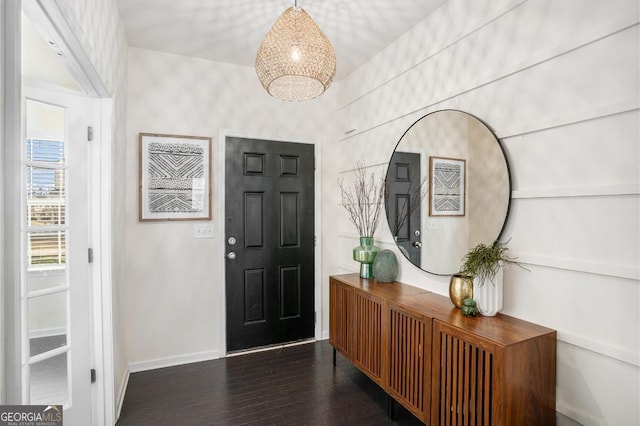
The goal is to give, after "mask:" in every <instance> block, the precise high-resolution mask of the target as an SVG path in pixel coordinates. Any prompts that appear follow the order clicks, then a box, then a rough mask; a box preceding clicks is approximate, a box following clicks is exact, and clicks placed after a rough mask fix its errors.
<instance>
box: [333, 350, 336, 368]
mask: <svg viewBox="0 0 640 426" xmlns="http://www.w3.org/2000/svg"><path fill="white" fill-rule="evenodd" d="M333 366H334V367H335V366H336V348H333Z"/></svg>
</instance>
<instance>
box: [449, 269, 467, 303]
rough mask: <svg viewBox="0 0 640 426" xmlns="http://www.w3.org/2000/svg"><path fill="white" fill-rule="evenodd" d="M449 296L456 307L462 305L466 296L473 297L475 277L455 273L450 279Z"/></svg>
mask: <svg viewBox="0 0 640 426" xmlns="http://www.w3.org/2000/svg"><path fill="white" fill-rule="evenodd" d="M449 298H450V299H451V302H453V304H454V305H456V308H460V307H461V306H462V301H463V300H464V299H466V298H470V299H473V277H470V276H468V275H463V274H453V275H452V276H451V281H449Z"/></svg>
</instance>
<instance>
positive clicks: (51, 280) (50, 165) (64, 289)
mask: <svg viewBox="0 0 640 426" xmlns="http://www.w3.org/2000/svg"><path fill="white" fill-rule="evenodd" d="M25 97H26V99H25V101H24V102H25V115H24V116H25V130H24V132H25V134H24V145H23V146H24V154H23V167H22V173H23V179H22V181H23V182H24V186H23V188H24V190H23V206H24V216H23V218H24V221H23V225H24V226H23V259H24V268H23V280H22V282H23V286H22V295H23V298H22V300H23V304H22V310H23V312H24V315H25V318H26V324H25V327H23V336H22V338H23V342H24V345H23V347H24V348H25V350H24V352H23V389H24V392H23V403H24V404H44V405H50V404H62V405H64V420H65V424H66V423H69V424H91V381H90V368H91V350H90V330H89V326H90V324H91V317H90V315H91V313H90V310H89V306H91V303H90V286H91V283H90V279H89V266H88V261H87V251H88V242H89V237H88V236H89V213H90V212H89V203H88V186H87V182H88V178H87V143H88V142H87V126H88V125H90V124H91V122H92V120H93V110H92V108H93V105H94V104H93V103H92V102H90V101H88V100H87V99H86V98H83V97H80V96H73V95H70V94H67V93H65V94H62V93H59V92H56V91H52V90H43V89H32V88H26V89H25Z"/></svg>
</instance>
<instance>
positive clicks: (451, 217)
mask: <svg viewBox="0 0 640 426" xmlns="http://www.w3.org/2000/svg"><path fill="white" fill-rule="evenodd" d="M510 195H511V183H510V179H509V168H508V164H507V160H506V157H505V155H504V152H503V151H502V147H501V146H500V143H499V142H498V139H497V138H496V137H495V135H494V134H493V132H492V131H491V130H490V129H489V128H488V127H487V126H486V125H485V124H484V123H482V121H480V120H479V119H477V118H476V117H474V116H472V115H470V114H467V113H465V112H462V111H454V110H444V111H437V112H434V113H431V114H428V115H426V116H424V117H422V118H421V119H419V120H418V121H416V122H415V123H414V124H413V125H411V127H409V129H408V130H407V131H406V132H405V134H404V135H403V136H402V138H400V141H399V142H398V145H397V146H396V149H395V151H394V153H393V155H392V157H391V160H390V161H389V167H388V169H387V194H386V197H385V207H386V212H387V221H388V223H389V229H390V230H391V233H392V234H393V236H394V238H395V240H396V243H397V245H398V248H399V249H400V251H401V252H402V253H403V254H404V255H405V257H407V259H409V260H410V261H411V263H413V264H414V265H416V266H418V267H419V268H421V269H423V270H425V271H427V272H431V273H433V274H438V275H449V274H454V273H456V272H458V270H459V268H460V265H461V262H462V258H463V256H464V255H465V254H466V253H467V251H468V250H469V249H470V248H472V247H475V246H476V245H477V244H479V243H485V244H490V243H492V242H493V241H494V240H496V239H497V238H498V237H499V236H500V233H501V232H502V229H503V228H504V224H505V222H506V218H507V214H508V211H509V202H510Z"/></svg>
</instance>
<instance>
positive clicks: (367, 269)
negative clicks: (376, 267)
mask: <svg viewBox="0 0 640 426" xmlns="http://www.w3.org/2000/svg"><path fill="white" fill-rule="evenodd" d="M379 251H380V249H379V248H378V247H376V246H374V245H373V237H360V245H359V246H358V247H355V248H354V249H353V260H355V261H356V262H360V278H373V267H372V265H373V261H374V260H375V258H376V255H377V254H378V252H379Z"/></svg>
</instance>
